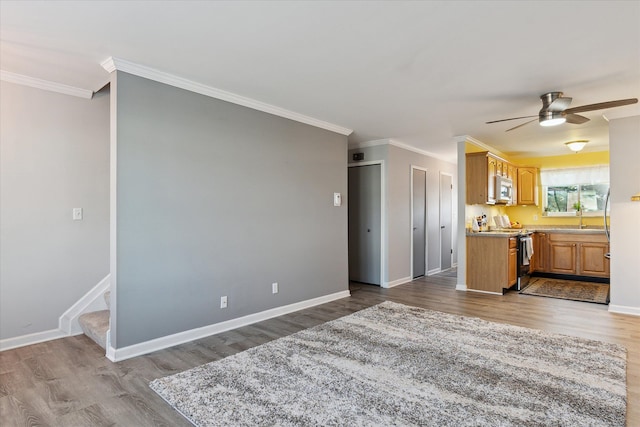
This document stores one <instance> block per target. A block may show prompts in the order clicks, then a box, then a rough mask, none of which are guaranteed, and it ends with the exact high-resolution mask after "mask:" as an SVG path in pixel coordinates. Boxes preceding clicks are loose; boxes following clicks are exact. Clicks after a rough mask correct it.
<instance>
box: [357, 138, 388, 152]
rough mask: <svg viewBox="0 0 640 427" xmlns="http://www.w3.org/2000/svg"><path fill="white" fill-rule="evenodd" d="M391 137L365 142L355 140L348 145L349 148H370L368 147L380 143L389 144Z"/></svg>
mask: <svg viewBox="0 0 640 427" xmlns="http://www.w3.org/2000/svg"><path fill="white" fill-rule="evenodd" d="M389 141H390V140H389V139H376V140H373V141H364V142H355V143H350V144H349V146H348V149H349V150H358V149H360V148H368V147H377V146H379V145H388V144H389Z"/></svg>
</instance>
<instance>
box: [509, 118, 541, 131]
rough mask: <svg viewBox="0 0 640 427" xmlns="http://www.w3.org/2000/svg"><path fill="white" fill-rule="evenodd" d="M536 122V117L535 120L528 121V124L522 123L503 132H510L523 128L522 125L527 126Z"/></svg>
mask: <svg viewBox="0 0 640 427" xmlns="http://www.w3.org/2000/svg"><path fill="white" fill-rule="evenodd" d="M529 117H531V116H529ZM537 120H538V116H535V119H533V120H529V121H528V122H524V123H522V124H521V125H518V126H516V127H512V128H511V129H507V130H505V132H509V131H510V130H514V129H518V128H520V127H522V126H524V125H528V124H529V123H533V122H535V121H537Z"/></svg>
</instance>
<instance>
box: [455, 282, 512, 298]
mask: <svg viewBox="0 0 640 427" xmlns="http://www.w3.org/2000/svg"><path fill="white" fill-rule="evenodd" d="M458 286H460V285H456V290H460V291H461V290H462V289H458ZM465 288H466V289H464V290H465V291H467V292H478V293H479V294H489V295H500V296H502V295H503V293H502V292H491V291H481V290H479V289H469V288H467V287H466V285H465Z"/></svg>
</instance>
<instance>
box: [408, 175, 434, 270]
mask: <svg viewBox="0 0 640 427" xmlns="http://www.w3.org/2000/svg"><path fill="white" fill-rule="evenodd" d="M416 169H417V170H421V171H424V173H425V174H424V275H425V276H427V275H428V274H429V230H428V229H427V225H428V224H429V221H428V220H427V214H428V212H427V205H428V203H429V201H428V200H427V168H424V167H422V166H416V165H411V171H410V173H409V182H410V183H411V184H410V190H409V191H410V192H409V194H410V195H411V196H410V205H409V212H410V219H409V265H410V267H409V273H410V274H411V276H410V277H411V280H414V279H413V171H414V170H416Z"/></svg>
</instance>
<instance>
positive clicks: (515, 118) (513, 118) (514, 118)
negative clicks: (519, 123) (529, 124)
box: [486, 116, 538, 125]
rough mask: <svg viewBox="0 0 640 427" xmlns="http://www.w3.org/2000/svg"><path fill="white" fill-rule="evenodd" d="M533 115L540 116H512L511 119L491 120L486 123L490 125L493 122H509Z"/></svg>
mask: <svg viewBox="0 0 640 427" xmlns="http://www.w3.org/2000/svg"><path fill="white" fill-rule="evenodd" d="M531 117H538V116H523V117H512V118H510V119H502V120H493V121H491V122H486V124H488V125H490V124H491V123H500V122H507V121H509V120H519V119H530V118H531Z"/></svg>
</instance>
